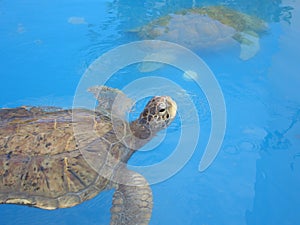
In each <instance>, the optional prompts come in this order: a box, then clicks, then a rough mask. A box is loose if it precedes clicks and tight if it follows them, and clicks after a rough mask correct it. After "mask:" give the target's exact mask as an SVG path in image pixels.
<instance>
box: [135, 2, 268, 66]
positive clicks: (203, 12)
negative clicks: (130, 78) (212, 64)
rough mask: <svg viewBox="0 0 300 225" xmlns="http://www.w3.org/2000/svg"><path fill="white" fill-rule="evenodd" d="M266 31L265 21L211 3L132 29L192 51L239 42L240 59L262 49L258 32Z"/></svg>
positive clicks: (144, 37) (250, 56)
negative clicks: (210, 4)
mask: <svg viewBox="0 0 300 225" xmlns="http://www.w3.org/2000/svg"><path fill="white" fill-rule="evenodd" d="M266 30H267V25H266V23H265V22H264V21H263V20H261V19H259V18H257V17H254V16H250V15H247V14H244V13H241V12H238V11H235V10H233V9H230V8H227V7H224V6H208V7H201V8H192V9H186V10H182V11H178V12H175V13H172V14H168V15H166V16H163V17H160V18H158V19H156V20H153V21H151V22H150V23H148V24H146V25H145V26H142V27H139V28H137V29H133V30H131V32H135V33H137V34H138V36H139V37H140V38H142V39H155V40H163V41H171V42H175V43H177V44H180V45H183V46H185V47H187V48H190V49H192V50H209V51H218V50H220V49H222V48H225V47H228V46H231V45H234V44H240V46H241V53H240V58H241V59H243V60H247V59H250V58H252V57H253V56H254V55H255V54H256V53H257V52H258V51H259V48H260V46H259V35H260V34H261V33H262V32H265V31H266ZM166 54H168V53H166ZM169 55H170V56H169V57H171V55H172V53H169ZM166 57H168V56H166ZM145 70H147V69H145Z"/></svg>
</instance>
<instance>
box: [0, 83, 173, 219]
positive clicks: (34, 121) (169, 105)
mask: <svg viewBox="0 0 300 225" xmlns="http://www.w3.org/2000/svg"><path fill="white" fill-rule="evenodd" d="M91 91H93V92H94V93H95V95H96V96H97V98H98V103H99V104H98V108H97V110H95V111H91V110H87V109H73V111H72V110H63V109H60V110H59V109H55V110H53V109H51V108H50V109H43V108H37V107H32V108H29V107H27V108H26V107H20V108H11V109H1V110H0V203H2V204H5V203H6V204H24V205H30V206H34V207H38V208H43V209H56V208H66V207H72V206H75V205H77V204H79V203H81V202H83V201H86V200H88V199H91V198H93V197H95V196H96V195H97V194H98V193H99V192H101V191H103V190H104V189H110V188H116V191H115V193H114V197H113V204H112V208H111V224H124V225H125V224H127V225H131V224H148V222H149V220H150V217H151V211H152V192H151V189H150V187H149V185H148V183H147V181H146V180H145V178H144V177H143V176H142V175H140V174H138V173H136V172H134V171H130V170H128V169H127V168H126V162H127V160H128V159H129V158H130V156H131V155H132V154H133V153H134V151H135V150H136V149H138V148H140V147H141V146H142V145H144V144H145V143H147V142H148V141H149V140H150V139H151V138H152V137H153V136H154V135H155V133H157V132H158V131H159V130H161V129H164V128H166V127H167V126H168V125H169V124H170V123H171V122H172V120H173V119H174V117H175V115H176V110H177V107H176V103H175V102H174V101H173V100H172V99H171V98H170V97H167V96H162V97H159V96H156V97H154V98H152V100H150V101H149V102H148V104H147V105H146V107H145V109H144V111H143V112H142V113H141V114H140V116H139V118H138V119H136V120H135V121H132V122H130V123H129V122H126V121H124V120H123V119H122V118H121V116H119V115H120V113H119V112H117V113H114V110H113V104H114V103H113V102H114V100H115V99H116V98H117V96H121V101H120V102H122V103H124V104H126V103H128V101H130V99H129V98H127V97H126V96H125V95H124V94H123V93H122V92H121V91H118V90H116V89H112V88H108V87H104V86H100V87H99V86H98V87H96V88H93V89H91ZM119 106H120V105H117V110H124V108H126V107H122V106H121V107H119ZM74 113H75V114H76V117H74ZM121 113H125V112H121ZM72 116H73V118H72ZM78 125H79V127H80V128H81V129H83V128H84V129H85V130H81V133H80V130H78V129H77V131H76V129H73V128H74V126H78ZM75 131H76V132H77V133H76V134H75ZM117 133H118V134H117ZM95 134H96V135H95ZM129 146H130V147H129ZM89 157H90V158H89ZM92 160H94V161H93V162H94V163H96V164H94V165H96V166H94V165H92V164H91V163H89V162H92ZM97 165H98V166H97Z"/></svg>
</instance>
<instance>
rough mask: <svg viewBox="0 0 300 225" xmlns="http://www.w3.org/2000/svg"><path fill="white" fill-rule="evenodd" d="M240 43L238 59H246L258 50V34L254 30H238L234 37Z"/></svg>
mask: <svg viewBox="0 0 300 225" xmlns="http://www.w3.org/2000/svg"><path fill="white" fill-rule="evenodd" d="M233 38H234V39H235V40H237V41H238V42H239V43H240V45H241V52H240V59H242V60H248V59H251V58H252V57H254V56H255V55H256V54H257V52H259V49H260V44H259V36H258V34H257V33H255V32H250V31H249V32H239V33H237V34H236V35H235V36H234V37H233Z"/></svg>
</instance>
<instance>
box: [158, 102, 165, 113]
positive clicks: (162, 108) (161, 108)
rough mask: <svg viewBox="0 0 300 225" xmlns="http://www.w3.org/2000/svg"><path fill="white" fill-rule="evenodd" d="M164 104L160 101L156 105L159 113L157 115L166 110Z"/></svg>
mask: <svg viewBox="0 0 300 225" xmlns="http://www.w3.org/2000/svg"><path fill="white" fill-rule="evenodd" d="M166 107H167V106H166V104H165V103H160V104H159V105H158V113H159V115H163V114H164V113H165V111H166Z"/></svg>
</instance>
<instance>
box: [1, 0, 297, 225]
mask: <svg viewBox="0 0 300 225" xmlns="http://www.w3.org/2000/svg"><path fill="white" fill-rule="evenodd" d="M215 4H218V5H219V4H222V5H227V6H229V7H232V8H234V9H237V10H240V11H243V12H246V13H249V14H252V15H256V16H259V17H261V18H263V19H264V20H265V21H266V22H267V23H268V26H269V29H268V32H266V34H264V35H263V36H262V37H261V39H260V51H259V52H258V54H257V55H256V56H255V57H253V58H251V59H250V60H248V61H243V60H240V59H239V58H238V52H237V51H236V50H233V51H232V52H220V53H207V52H206V53H203V54H202V53H201V52H197V54H198V55H199V56H200V57H201V58H202V59H203V60H204V61H205V62H206V64H207V65H208V66H209V68H210V69H211V70H212V71H213V73H214V74H215V77H216V79H217V81H218V82H219V85H220V87H221V89H222V93H223V95H224V99H225V103H226V112H227V129H226V134H225V138H224V142H223V144H222V147H221V149H220V152H219V154H218V156H217V158H216V159H215V160H214V161H213V163H212V164H211V166H210V167H209V168H208V169H207V170H205V171H203V172H200V171H199V170H198V166H199V161H200V159H201V157H202V155H203V152H204V149H205V146H206V144H207V142H208V139H209V132H210V128H211V124H212V122H211V116H210V107H209V104H208V102H207V99H206V98H205V93H203V91H202V90H201V88H199V86H197V85H196V84H195V82H192V81H186V80H184V79H183V78H182V71H178V70H176V69H174V68H168V67H166V68H161V69H159V70H158V71H155V72H152V73H140V72H138V70H137V69H136V66H134V65H133V66H129V67H128V68H125V69H124V70H121V71H119V72H118V73H117V74H115V75H114V76H113V77H112V78H111V79H110V80H109V81H108V82H107V85H109V86H112V87H116V88H120V89H122V88H123V87H124V85H126V84H128V83H130V82H132V81H133V80H135V79H138V78H140V77H142V76H144V77H147V76H150V75H156V76H158V75H160V76H162V77H165V78H168V79H170V80H173V81H175V82H177V84H178V85H180V86H181V87H182V88H183V89H184V90H187V92H186V93H188V95H189V96H190V98H191V99H192V100H193V102H194V104H195V106H196V107H197V111H198V115H199V120H200V127H201V131H200V137H199V140H198V145H197V147H196V149H195V151H194V154H193V155H192V157H191V159H190V160H189V161H188V162H187V163H186V164H185V165H184V167H183V168H181V170H180V171H179V172H178V173H176V174H175V175H173V176H171V177H170V178H169V179H166V180H164V181H163V182H159V183H156V184H153V185H152V186H151V187H152V190H153V195H154V209H153V215H152V219H151V222H150V224H152V225H155V224H173V225H175V224H176V225H182V224H186V225H220V224H224V225H243V224H247V225H266V224H268V225H277V224H278V225H297V224H299V223H300V222H299V221H300V213H299V204H300V147H299V146H300V123H299V121H300V94H299V87H300V76H299V71H300V64H299V57H300V46H299V44H298V37H299V36H300V30H299V27H300V4H299V2H296V1H292V0H290V1H289V0H286V1H271V0H260V1H244V0H240V1H239V0H232V1H225V0H224V1H209V0H207V1H197V0H195V1H187V0H181V1H172V0H171V1H163V0H161V1H145V2H143V1H138V0H136V1H135V0H131V1H122V0H119V1H117V0H116V1H106V0H87V1H82V0H76V1H66V0H65V1H33V0H26V1H24V0H15V1H8V0H1V1H0V68H1V72H0V90H1V94H0V107H15V106H20V105H55V106H61V107H71V106H72V101H73V97H74V93H75V91H76V87H77V85H78V82H79V81H80V79H81V77H82V75H83V73H84V71H85V70H86V69H87V67H88V66H89V65H90V64H91V63H92V62H93V61H94V60H95V59H96V58H98V57H99V56H100V55H102V54H104V53H106V52H107V51H109V50H111V49H113V48H115V47H117V46H119V45H121V44H126V43H130V42H132V41H135V40H139V39H138V38H137V37H134V36H132V35H129V33H128V32H126V31H128V30H129V29H132V28H134V27H137V26H139V25H143V24H145V23H146V22H148V21H150V20H151V19H154V18H157V17H159V16H160V15H165V14H167V13H170V12H174V11H176V10H179V9H182V8H191V7H193V6H202V5H215ZM137 91H139V90H137ZM181 110H182V111H183V112H184V111H185V110H189V109H188V108H186V109H185V108H184V109H182V108H181ZM137 111H138V109H137ZM186 112H189V111H186ZM194 122H195V121H194ZM184 123H185V121H180V120H179V118H177V119H176V121H175V123H174V124H173V125H171V128H170V129H169V132H168V133H167V134H166V138H165V139H164V141H163V142H162V143H161V144H159V145H158V147H157V148H156V149H155V150H151V151H143V152H138V153H136V154H135V155H134V156H133V158H132V159H131V160H130V164H132V165H150V164H152V163H155V162H159V161H161V160H163V159H164V158H165V157H167V156H168V155H170V154H171V153H172V150H173V147H174V143H175V145H176V143H177V142H178V139H179V137H180V130H181V129H180V124H184ZM185 124H186V126H190V125H191V124H193V121H192V122H191V121H187V122H186V123H185ZM112 194H113V191H106V192H105V193H101V194H100V195H98V196H97V197H96V198H94V199H92V200H90V201H87V202H84V203H82V204H80V205H78V206H76V207H73V208H69V209H59V210H55V211H46V210H41V209H36V208H30V207H24V206H15V205H0V224H1V225H12V224H14V225H15V224H20V225H29V224H30V225H39V224H49V225H52V224H53V225H54V224H55V225H69V224H72V225H75V224H76V225H77V224H78V225H84V224H89V225H91V224H109V217H110V214H109V208H110V206H111V198H112Z"/></svg>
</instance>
